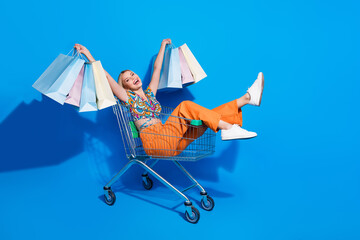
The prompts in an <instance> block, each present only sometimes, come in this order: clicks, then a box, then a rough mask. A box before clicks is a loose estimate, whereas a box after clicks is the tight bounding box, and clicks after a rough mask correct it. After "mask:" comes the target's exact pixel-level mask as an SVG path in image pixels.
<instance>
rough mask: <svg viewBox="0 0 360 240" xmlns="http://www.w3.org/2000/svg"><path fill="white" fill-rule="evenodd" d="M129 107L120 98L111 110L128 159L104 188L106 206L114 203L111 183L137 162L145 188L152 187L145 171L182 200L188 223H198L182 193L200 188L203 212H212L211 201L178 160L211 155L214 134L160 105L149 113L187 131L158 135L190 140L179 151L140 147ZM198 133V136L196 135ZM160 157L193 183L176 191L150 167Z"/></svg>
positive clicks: (189, 203) (196, 214)
mask: <svg viewBox="0 0 360 240" xmlns="http://www.w3.org/2000/svg"><path fill="white" fill-rule="evenodd" d="M131 110H132V109H131V107H129V106H126V105H124V104H122V103H120V102H119V100H118V101H117V104H116V105H114V106H113V111H114V113H115V115H116V118H117V121H118V124H119V128H120V133H121V137H122V141H123V144H124V148H125V154H126V157H127V158H128V160H129V162H128V163H127V164H126V165H125V166H124V167H123V168H122V169H121V170H120V171H119V172H118V173H117V174H116V175H115V176H114V177H113V178H112V179H111V180H110V182H109V183H107V184H106V186H105V187H104V191H105V194H104V198H105V203H106V204H108V205H113V204H114V203H115V200H116V197H115V194H114V192H113V191H112V189H111V186H112V184H114V183H115V182H116V181H117V180H118V179H119V178H120V177H121V176H122V175H123V174H124V173H125V172H126V171H127V170H128V169H129V168H130V167H131V166H132V165H134V164H136V165H139V166H141V167H142V168H144V169H145V172H144V173H143V174H142V183H143V186H144V188H145V189H147V190H150V189H151V188H152V186H153V181H152V180H151V178H150V177H149V175H148V173H150V174H151V175H152V176H153V177H155V178H156V179H158V180H159V181H160V182H161V183H163V184H164V185H165V186H166V187H168V188H169V189H171V190H172V191H173V192H175V193H176V194H177V195H178V196H179V197H181V198H182V199H183V200H184V204H185V219H186V220H187V221H189V222H191V223H197V222H198V221H199V218H200V213H199V211H198V210H197V209H196V208H195V207H194V206H193V205H192V202H191V201H190V200H189V198H188V197H186V196H185V195H184V192H185V191H188V190H190V189H192V188H195V187H197V188H199V190H200V194H201V207H202V208H203V209H204V210H206V211H211V210H212V209H213V208H214V200H213V199H212V198H211V197H210V196H209V195H208V193H207V192H206V191H205V189H204V188H203V187H202V186H201V185H200V184H199V183H198V182H197V181H196V180H195V178H194V177H192V176H191V175H190V173H189V172H188V171H187V170H186V169H185V168H184V167H183V166H182V165H181V164H180V163H179V161H197V160H199V159H202V158H204V157H207V156H209V155H211V154H213V153H214V151H215V133H214V132H213V131H212V130H210V129H208V128H207V127H206V126H205V125H203V124H202V121H201V120H191V119H186V118H181V117H175V116H173V115H171V113H172V111H173V109H172V108H169V107H162V110H161V113H155V112H152V114H157V117H159V118H160V120H161V121H162V123H164V122H165V121H174V122H176V124H182V125H183V126H184V127H186V128H187V129H188V130H189V131H188V132H187V133H188V134H186V136H185V137H183V138H181V139H175V138H179V137H178V136H172V135H170V134H169V135H161V136H160V137H162V138H165V140H168V141H169V142H174V141H175V142H176V141H177V142H179V140H180V141H187V143H190V142H191V143H190V144H189V145H188V146H187V147H186V149H185V150H181V151H179V150H177V149H176V148H169V147H166V146H159V147H160V148H163V149H146V148H144V147H143V144H142V142H141V140H140V137H139V134H144V133H139V132H138V130H137V128H136V127H135V124H134V122H133V118H132V116H131ZM199 135H201V136H200V137H199ZM149 137H151V136H149ZM158 137H159V136H158ZM154 150H155V151H154ZM159 152H160V153H159ZM147 153H148V154H147ZM149 153H150V154H149ZM159 160H170V161H172V162H173V163H174V164H175V165H176V166H177V167H178V168H179V169H180V170H181V171H182V172H183V173H184V174H185V175H186V176H187V177H188V178H189V179H190V180H191V181H192V183H193V184H192V185H191V186H189V187H187V188H185V189H184V190H182V191H179V190H178V189H177V188H175V187H174V186H173V185H171V184H170V183H169V182H168V181H167V180H165V179H164V178H163V177H161V176H160V175H159V174H158V173H157V172H155V171H154V170H153V167H154V166H155V164H157V163H158V161H159Z"/></svg>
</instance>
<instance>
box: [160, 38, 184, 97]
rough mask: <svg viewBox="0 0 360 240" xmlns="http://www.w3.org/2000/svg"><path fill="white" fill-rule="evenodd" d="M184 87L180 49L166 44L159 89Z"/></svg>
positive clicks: (166, 89) (167, 89)
mask: <svg viewBox="0 0 360 240" xmlns="http://www.w3.org/2000/svg"><path fill="white" fill-rule="evenodd" d="M180 88H182V83H181V68H180V59H179V50H178V48H175V47H174V46H173V45H166V48H165V53H164V60H163V65H162V68H161V73H160V80H159V86H158V89H159V90H160V91H161V90H162V91H164V90H165V91H169V90H176V89H180Z"/></svg>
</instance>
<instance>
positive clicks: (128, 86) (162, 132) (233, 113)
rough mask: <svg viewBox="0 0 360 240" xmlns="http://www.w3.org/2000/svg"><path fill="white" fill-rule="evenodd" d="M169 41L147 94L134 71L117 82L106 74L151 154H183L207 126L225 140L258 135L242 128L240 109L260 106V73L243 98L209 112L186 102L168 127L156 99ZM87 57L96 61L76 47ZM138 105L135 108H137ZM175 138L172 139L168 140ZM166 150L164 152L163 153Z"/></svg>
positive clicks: (177, 110) (162, 46) (160, 57)
mask: <svg viewBox="0 0 360 240" xmlns="http://www.w3.org/2000/svg"><path fill="white" fill-rule="evenodd" d="M167 44H171V40H170V39H164V40H163V41H162V43H161V47H160V50H159V53H158V55H157V58H156V60H155V63H154V69H153V74H152V76H151V81H150V84H149V86H148V87H147V88H146V90H145V91H144V90H143V88H142V82H141V79H140V78H139V76H138V75H137V74H136V73H134V72H133V71H131V70H124V71H122V72H121V73H120V75H119V77H118V82H116V81H115V80H114V79H113V78H112V77H111V76H110V75H109V74H108V73H107V72H106V71H105V73H106V77H107V79H108V81H109V84H110V87H111V89H112V91H113V93H114V94H115V95H116V96H117V97H118V98H119V99H120V100H121V101H123V102H124V103H126V104H127V105H128V106H130V107H132V108H131V113H132V116H133V118H134V121H135V125H136V127H137V128H138V129H139V131H140V138H141V140H142V143H143V147H144V149H145V152H146V153H147V154H148V155H152V156H154V155H156V156H174V155H177V154H179V153H181V152H182V150H184V149H185V148H186V147H187V146H188V145H189V144H190V143H191V142H192V141H194V140H195V139H196V138H198V137H200V136H201V135H202V134H203V133H204V132H205V130H206V129H207V127H209V128H210V129H212V130H213V131H214V132H217V131H218V130H219V129H220V130H221V138H222V140H232V139H246V138H252V137H255V136H257V134H256V133H255V132H250V131H247V130H245V129H243V128H241V127H240V126H242V112H241V107H243V106H245V105H246V104H250V105H254V106H260V103H261V97H262V92H263V88H264V76H263V74H262V73H261V72H260V73H259V75H258V78H257V79H256V80H255V82H254V83H253V85H252V86H251V87H250V88H249V89H248V91H247V93H246V94H245V95H243V96H242V97H240V98H238V99H235V100H233V101H231V102H228V103H225V104H223V105H221V106H219V107H217V108H215V109H212V110H209V109H207V108H204V107H202V106H200V105H198V104H196V103H193V102H191V101H183V102H182V103H180V104H179V105H178V106H177V107H176V108H175V110H174V111H173V112H172V114H171V116H174V117H169V119H168V120H167V121H166V123H165V124H162V123H161V121H160V119H159V115H158V114H156V113H159V112H160V111H161V105H160V103H159V102H158V101H157V100H156V98H155V96H156V92H157V89H158V85H159V79H160V72H161V67H162V62H163V58H164V51H165V47H166V45H167ZM74 47H75V48H76V49H77V50H78V51H79V52H80V53H82V54H84V55H85V56H86V57H87V58H88V59H89V61H90V62H93V61H95V59H94V58H93V56H92V55H91V54H90V52H89V50H88V49H86V48H85V47H84V46H82V45H80V44H75V46H74ZM135 106H136V108H134V107H135ZM178 117H182V118H188V119H197V120H202V121H203V122H204V124H205V127H202V128H201V127H200V128H199V127H197V128H192V127H191V126H189V124H188V123H186V122H185V121H184V120H183V119H181V118H178ZM166 136H172V137H166ZM164 149H165V150H164Z"/></svg>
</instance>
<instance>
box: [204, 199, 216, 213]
mask: <svg viewBox="0 0 360 240" xmlns="http://www.w3.org/2000/svg"><path fill="white" fill-rule="evenodd" d="M206 199H207V201H204V198H202V199H201V207H202V208H203V209H204V210H206V211H211V210H213V208H214V206H215V202H214V199H212V197H210V196H207V197H206Z"/></svg>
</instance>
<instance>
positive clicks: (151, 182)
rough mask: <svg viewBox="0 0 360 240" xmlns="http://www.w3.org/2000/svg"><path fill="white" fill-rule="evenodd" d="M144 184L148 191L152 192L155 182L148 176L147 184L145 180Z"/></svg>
mask: <svg viewBox="0 0 360 240" xmlns="http://www.w3.org/2000/svg"><path fill="white" fill-rule="evenodd" d="M142 183H143V186H144V188H145V189H146V190H150V189H151V188H152V187H153V181H152V180H151V178H149V177H148V176H146V182H145V181H144V180H143V181H142Z"/></svg>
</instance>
